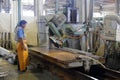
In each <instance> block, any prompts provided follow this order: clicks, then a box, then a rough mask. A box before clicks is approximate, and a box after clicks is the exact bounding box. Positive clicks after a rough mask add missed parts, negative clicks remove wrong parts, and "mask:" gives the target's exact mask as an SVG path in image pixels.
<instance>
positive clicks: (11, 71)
mask: <svg viewBox="0 0 120 80" xmlns="http://www.w3.org/2000/svg"><path fill="white" fill-rule="evenodd" d="M0 71H1V72H2V71H8V76H7V77H5V79H3V78H0V80H60V79H59V78H58V77H57V76H55V75H53V74H51V73H50V72H48V71H46V70H44V71H43V72H41V71H39V70H35V71H33V70H28V71H27V72H25V73H21V72H19V71H18V70H17V66H15V65H11V64H9V63H8V62H7V61H6V60H3V59H1V58H0Z"/></svg>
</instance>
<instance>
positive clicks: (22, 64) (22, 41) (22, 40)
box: [15, 20, 28, 72]
mask: <svg viewBox="0 0 120 80" xmlns="http://www.w3.org/2000/svg"><path fill="white" fill-rule="evenodd" d="M26 24H27V21H25V20H21V21H20V22H19V23H18V25H17V26H16V29H15V34H16V36H15V39H16V41H17V53H18V61H19V64H18V66H19V67H18V68H19V70H20V71H22V72H24V71H26V70H27V65H28V47H27V40H26V37H25V34H24V29H25V27H26Z"/></svg>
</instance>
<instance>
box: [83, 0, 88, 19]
mask: <svg viewBox="0 0 120 80" xmlns="http://www.w3.org/2000/svg"><path fill="white" fill-rule="evenodd" d="M84 3H85V6H84V8H85V21H87V0H84Z"/></svg>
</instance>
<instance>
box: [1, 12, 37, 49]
mask: <svg viewBox="0 0 120 80" xmlns="http://www.w3.org/2000/svg"><path fill="white" fill-rule="evenodd" d="M22 19H24V20H26V21H27V22H28V24H27V27H26V29H25V33H26V36H27V41H28V44H29V45H32V46H37V42H38V41H37V34H38V33H37V32H38V31H37V30H38V29H37V23H36V19H35V17H22ZM12 24H13V21H12V15H11V14H7V13H0V33H1V32H7V33H8V32H10V33H11V42H12V46H13V49H15V48H16V42H15V38H14V36H15V33H14V29H15V26H13V25H12ZM0 40H1V34H0Z"/></svg>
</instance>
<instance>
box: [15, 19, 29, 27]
mask: <svg viewBox="0 0 120 80" xmlns="http://www.w3.org/2000/svg"><path fill="white" fill-rule="evenodd" d="M26 23H27V21H25V20H21V21H20V22H19V23H18V25H17V26H22V25H24V24H26Z"/></svg>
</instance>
